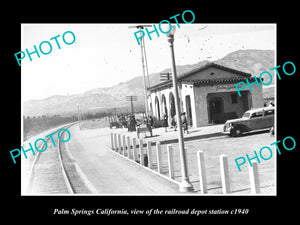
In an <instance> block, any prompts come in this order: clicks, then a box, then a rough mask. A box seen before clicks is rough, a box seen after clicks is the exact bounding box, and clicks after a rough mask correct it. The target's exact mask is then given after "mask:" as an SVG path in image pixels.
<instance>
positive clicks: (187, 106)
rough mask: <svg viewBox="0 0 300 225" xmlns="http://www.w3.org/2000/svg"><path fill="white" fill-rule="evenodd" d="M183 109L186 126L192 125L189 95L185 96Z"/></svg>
mask: <svg viewBox="0 0 300 225" xmlns="http://www.w3.org/2000/svg"><path fill="white" fill-rule="evenodd" d="M185 108H186V118H187V121H188V125H193V117H192V106H191V97H190V96H189V95H187V96H185Z"/></svg>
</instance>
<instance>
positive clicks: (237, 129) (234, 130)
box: [233, 127, 243, 137]
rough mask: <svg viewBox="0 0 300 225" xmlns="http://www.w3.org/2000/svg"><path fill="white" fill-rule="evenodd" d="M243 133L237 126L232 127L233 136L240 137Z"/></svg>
mask: <svg viewBox="0 0 300 225" xmlns="http://www.w3.org/2000/svg"><path fill="white" fill-rule="evenodd" d="M242 134H243V130H242V129H241V128H239V127H237V128H234V129H233V136H235V137H240V136H242Z"/></svg>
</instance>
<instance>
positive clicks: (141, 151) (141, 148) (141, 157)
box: [139, 139, 144, 165]
mask: <svg viewBox="0 0 300 225" xmlns="http://www.w3.org/2000/svg"><path fill="white" fill-rule="evenodd" d="M143 144H144V143H143V139H140V144H139V148H140V164H141V165H144V149H143Z"/></svg>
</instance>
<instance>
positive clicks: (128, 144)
mask: <svg viewBox="0 0 300 225" xmlns="http://www.w3.org/2000/svg"><path fill="white" fill-rule="evenodd" d="M127 157H128V159H130V137H129V136H127Z"/></svg>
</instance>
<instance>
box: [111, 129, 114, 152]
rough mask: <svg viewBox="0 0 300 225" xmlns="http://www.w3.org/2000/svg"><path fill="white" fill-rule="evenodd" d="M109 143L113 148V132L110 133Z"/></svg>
mask: <svg viewBox="0 0 300 225" xmlns="http://www.w3.org/2000/svg"><path fill="white" fill-rule="evenodd" d="M110 144H111V149H112V150H114V134H113V133H110Z"/></svg>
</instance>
